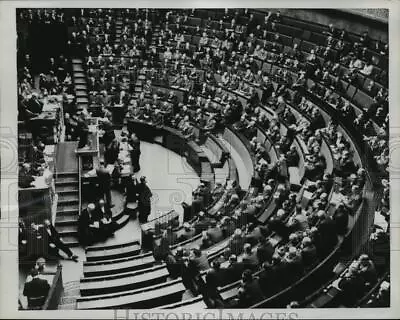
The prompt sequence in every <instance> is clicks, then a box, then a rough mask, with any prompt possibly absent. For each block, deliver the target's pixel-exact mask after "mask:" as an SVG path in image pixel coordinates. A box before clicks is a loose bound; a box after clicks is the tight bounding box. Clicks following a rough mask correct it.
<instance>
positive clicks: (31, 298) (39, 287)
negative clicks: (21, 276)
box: [23, 269, 50, 309]
mask: <svg viewBox="0 0 400 320" xmlns="http://www.w3.org/2000/svg"><path fill="white" fill-rule="evenodd" d="M31 276H32V280H31V281H29V282H26V283H25V285H24V292H23V294H24V296H26V297H27V298H28V307H29V309H40V308H41V307H42V306H43V304H44V303H45V301H46V298H47V294H48V293H49V290H50V285H49V283H48V282H47V280H45V279H40V278H39V271H38V270H36V269H32V271H31Z"/></svg>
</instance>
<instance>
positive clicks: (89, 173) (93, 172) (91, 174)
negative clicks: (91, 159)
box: [83, 169, 97, 178]
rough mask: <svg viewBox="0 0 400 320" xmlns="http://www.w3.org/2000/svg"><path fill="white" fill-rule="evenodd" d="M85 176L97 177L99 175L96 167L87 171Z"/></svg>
mask: <svg viewBox="0 0 400 320" xmlns="http://www.w3.org/2000/svg"><path fill="white" fill-rule="evenodd" d="M83 176H84V177H85V178H90V177H96V176H97V173H96V169H92V170H90V171H89V172H87V173H85V174H84V175H83Z"/></svg>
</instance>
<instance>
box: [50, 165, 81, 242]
mask: <svg viewBox="0 0 400 320" xmlns="http://www.w3.org/2000/svg"><path fill="white" fill-rule="evenodd" d="M55 184H56V193H57V194H58V203H57V215H56V222H55V226H56V229H57V231H58V232H59V234H60V236H61V238H62V239H63V241H64V242H65V244H66V245H68V246H77V245H78V239H77V234H78V218H79V173H78V172H61V173H60V172H59V173H58V174H57V178H56V182H55Z"/></svg>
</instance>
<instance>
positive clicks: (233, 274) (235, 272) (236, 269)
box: [226, 262, 245, 283]
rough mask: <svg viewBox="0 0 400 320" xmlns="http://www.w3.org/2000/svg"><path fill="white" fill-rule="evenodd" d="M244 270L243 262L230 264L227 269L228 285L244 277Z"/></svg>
mask: <svg viewBox="0 0 400 320" xmlns="http://www.w3.org/2000/svg"><path fill="white" fill-rule="evenodd" d="M244 270H245V266H244V264H243V263H241V262H235V263H233V264H230V265H229V267H228V268H226V278H227V283H232V282H235V281H237V280H239V279H240V278H241V277H242V273H243V271H244Z"/></svg>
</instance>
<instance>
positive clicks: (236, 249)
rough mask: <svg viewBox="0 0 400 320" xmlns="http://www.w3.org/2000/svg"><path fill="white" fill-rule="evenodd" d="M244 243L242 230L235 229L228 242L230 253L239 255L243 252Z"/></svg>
mask: <svg viewBox="0 0 400 320" xmlns="http://www.w3.org/2000/svg"><path fill="white" fill-rule="evenodd" d="M244 241H245V239H244V237H243V235H242V230H241V229H236V230H235V233H234V234H233V237H232V239H231V240H230V241H229V247H230V248H231V252H232V253H233V254H235V255H239V254H241V253H242V251H243V245H244Z"/></svg>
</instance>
